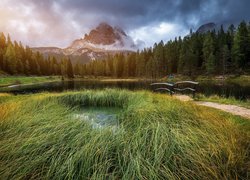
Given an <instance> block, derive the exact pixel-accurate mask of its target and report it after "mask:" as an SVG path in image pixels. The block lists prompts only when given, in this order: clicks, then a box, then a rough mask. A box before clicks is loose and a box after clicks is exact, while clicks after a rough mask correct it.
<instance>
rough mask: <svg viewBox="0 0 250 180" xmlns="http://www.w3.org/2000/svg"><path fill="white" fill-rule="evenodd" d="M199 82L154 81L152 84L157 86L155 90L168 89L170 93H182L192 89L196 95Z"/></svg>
mask: <svg viewBox="0 0 250 180" xmlns="http://www.w3.org/2000/svg"><path fill="white" fill-rule="evenodd" d="M198 84H199V83H198V82H195V81H178V82H176V83H173V84H172V83H152V84H150V85H151V86H157V88H156V89H154V90H155V91H168V92H169V93H170V95H173V94H175V93H176V92H181V93H182V94H183V93H184V92H186V91H191V92H192V94H193V97H195V93H196V88H197V85H198Z"/></svg>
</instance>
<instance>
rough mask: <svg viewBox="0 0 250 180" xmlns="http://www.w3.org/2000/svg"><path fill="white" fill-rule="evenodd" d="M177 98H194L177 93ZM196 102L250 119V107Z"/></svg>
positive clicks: (184, 99) (187, 99)
mask: <svg viewBox="0 0 250 180" xmlns="http://www.w3.org/2000/svg"><path fill="white" fill-rule="evenodd" d="M175 97H176V98H177V99H179V100H181V101H193V99H192V98H191V97H189V96H186V95H176V96H175ZM194 103H195V104H198V105H201V106H207V107H212V108H215V109H220V110H222V111H225V112H229V113H232V114H234V115H239V116H242V117H245V118H248V119H250V109H247V108H244V107H240V106H236V105H228V104H219V103H215V102H203V101H194Z"/></svg>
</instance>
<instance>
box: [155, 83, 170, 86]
mask: <svg viewBox="0 0 250 180" xmlns="http://www.w3.org/2000/svg"><path fill="white" fill-rule="evenodd" d="M154 85H166V86H174V84H170V83H152V84H150V86H154Z"/></svg>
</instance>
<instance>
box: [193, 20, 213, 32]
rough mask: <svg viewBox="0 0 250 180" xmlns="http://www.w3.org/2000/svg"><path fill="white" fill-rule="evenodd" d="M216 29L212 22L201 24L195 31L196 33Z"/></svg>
mask: <svg viewBox="0 0 250 180" xmlns="http://www.w3.org/2000/svg"><path fill="white" fill-rule="evenodd" d="M216 29H217V25H216V24H215V23H213V22H210V23H206V24H203V25H201V26H200V27H199V28H198V30H197V31H196V32H197V33H206V32H208V31H213V30H216Z"/></svg>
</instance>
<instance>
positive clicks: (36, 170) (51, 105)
mask: <svg viewBox="0 0 250 180" xmlns="http://www.w3.org/2000/svg"><path fill="white" fill-rule="evenodd" d="M11 97H12V98H13V99H11ZM2 98H5V99H4V100H3V101H1V99H2ZM0 102H1V103H0V137H1V138H0V179H247V178H249V177H248V176H249V175H248V172H249V169H248V167H249V166H248V163H249V139H250V138H249V137H250V135H249V130H250V123H249V121H248V120H245V119H241V118H240V117H236V116H232V115H229V114H226V113H223V112H221V111H217V110H213V109H210V108H208V109H207V108H206V107H200V106H196V105H195V104H193V103H191V102H180V101H179V100H176V99H173V98H171V97H168V96H166V95H161V94H153V93H150V92H146V91H137V92H132V91H126V90H117V89H106V90H84V91H80V92H65V93H54V94H52V93H41V94H35V95H25V96H23V95H19V96H10V95H9V94H2V95H1V96H0ZM85 107H86V108H90V107H94V108H98V107H119V108H121V109H122V111H121V113H120V114H119V116H118V117H119V119H118V120H119V128H118V129H117V130H116V131H115V132H114V131H113V130H112V129H111V128H108V127H107V128H103V129H93V128H92V126H91V125H90V124H88V122H86V121H83V120H79V119H76V118H74V116H73V115H74V114H75V113H77V112H79V110H80V109H82V108H85ZM243 121H244V122H245V123H244V126H243V125H242V122H243ZM238 122H240V123H238Z"/></svg>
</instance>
